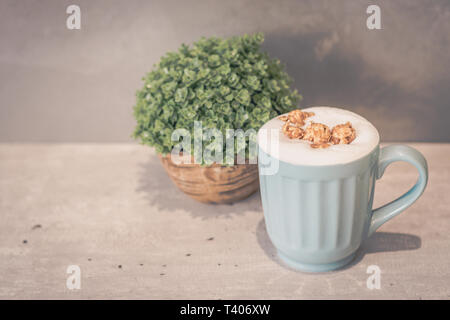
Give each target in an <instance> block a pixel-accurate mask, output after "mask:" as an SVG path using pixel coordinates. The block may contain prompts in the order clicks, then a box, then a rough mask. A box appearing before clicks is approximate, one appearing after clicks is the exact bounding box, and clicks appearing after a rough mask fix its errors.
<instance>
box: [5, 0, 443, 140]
mask: <svg viewBox="0 0 450 320" xmlns="http://www.w3.org/2000/svg"><path fill="white" fill-rule="evenodd" d="M69 4H78V5H80V7H81V11H82V29H81V30H75V31H73V30H68V29H67V28H66V18H67V14H66V7H67V6H68V5H69ZM369 4H378V5H379V6H380V7H381V20H382V28H383V29H382V30H373V31H372V30H368V29H367V28H366V19H367V16H368V15H367V14H366V8H367V6H368V5H369ZM257 31H263V32H264V33H265V34H266V42H265V44H264V48H265V50H267V51H268V52H269V53H270V54H271V55H272V56H275V57H278V58H280V59H281V60H282V61H283V62H284V63H285V65H286V68H287V71H288V73H289V74H290V75H291V76H292V77H293V78H294V80H295V82H294V85H293V86H294V87H296V88H297V89H298V90H299V92H300V93H302V94H303V96H304V100H303V102H302V104H301V106H312V105H333V106H345V107H347V108H348V109H351V110H354V111H356V112H357V113H360V114H361V115H363V116H365V117H366V118H367V119H369V120H370V121H371V122H372V123H374V124H375V126H377V127H378V129H379V131H380V133H381V136H382V139H383V140H384V141H450V125H449V120H450V72H449V70H450V50H449V49H450V1H448V0H442V1H439V0H435V1H427V0H421V1H419V0H417V1H412V0H403V1H394V0H391V1H380V0H372V1H362V0H361V1H354V0H340V1H337V0H333V1H331V0H330V1H321V0H314V1H300V0H283V1H274V0H272V1H270V0H259V1H257V0H253V1H246V0H245V1H233V0H227V1H213V0H197V1H188V0H183V1H170V0H164V1H162V0H161V1H156V0H155V1H138V0H128V1H125V0H124V1H113V0H108V1H106V0H95V1H92V0H91V1H84V0H83V1H81V0H70V1H56V0H55V1H42V0H40V1H31V0H15V1H14V0H8V1H5V0H0V40H1V42H0V141H2V142H41V141H51V142H56V141H69V142H75V141H92V142H113V141H131V138H130V134H131V132H132V130H133V127H134V120H133V117H132V106H133V104H134V93H135V91H136V90H137V89H138V88H140V87H141V78H142V76H143V75H144V74H145V73H146V72H147V71H149V70H150V69H151V67H152V65H153V64H154V63H156V62H158V60H159V57H160V56H161V55H163V54H164V53H165V52H166V51H169V50H175V49H177V48H178V46H179V45H180V44H181V43H191V42H193V41H195V40H197V39H198V38H200V37H201V36H212V35H215V36H231V35H238V34H243V33H252V32H257Z"/></svg>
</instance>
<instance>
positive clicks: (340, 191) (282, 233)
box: [258, 145, 428, 272]
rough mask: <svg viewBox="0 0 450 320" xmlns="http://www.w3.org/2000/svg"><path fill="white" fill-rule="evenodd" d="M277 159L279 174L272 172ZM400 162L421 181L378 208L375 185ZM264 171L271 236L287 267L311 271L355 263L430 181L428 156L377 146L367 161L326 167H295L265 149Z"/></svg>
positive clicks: (261, 164) (400, 147) (260, 158)
mask: <svg viewBox="0 0 450 320" xmlns="http://www.w3.org/2000/svg"><path fill="white" fill-rule="evenodd" d="M274 161H276V162H278V163H277V165H278V170H277V171H276V172H275V173H272V174H267V173H266V172H265V170H266V169H267V168H269V167H272V166H273V162H274ZM394 161H406V162H409V163H411V164H412V165H414V166H415V167H416V168H417V170H418V171H419V178H418V180H417V182H416V184H415V185H414V186H413V187H412V188H411V189H410V190H409V191H408V192H406V193H405V194H404V195H402V196H401V197H399V198H398V199H396V200H394V201H392V202H391V203H389V204H387V205H384V206H382V207H380V208H378V209H375V210H373V209H372V203H373V196H374V187H375V181H376V180H377V179H380V178H381V176H382V175H383V172H384V170H385V169H386V167H387V166H388V165H389V164H390V163H392V162H394ZM258 167H259V173H260V190H261V198H262V205H263V210H264V218H265V222H266V229H267V232H268V235H269V237H270V239H271V241H272V243H273V244H274V246H275V247H276V249H277V251H278V255H279V257H280V258H281V260H282V261H283V262H284V263H286V264H287V265H288V266H290V267H292V268H294V269H297V270H302V271H307V272H324V271H331V270H335V269H338V268H341V267H343V266H345V265H346V264H348V263H349V262H351V261H352V259H353V258H354V256H355V253H356V251H357V249H358V248H359V247H360V245H361V243H362V242H363V241H364V240H365V239H366V238H368V237H369V236H370V235H371V234H373V233H374V232H375V230H376V229H378V228H379V227H380V226H381V225H382V224H383V223H385V222H386V221H388V220H389V219H391V218H393V217H395V216H396V215H398V214H399V213H400V212H402V211H403V210H405V209H406V208H408V207H409V206H410V205H411V204H412V203H413V202H414V201H416V200H417V198H419V196H420V195H421V194H422V193H423V191H424V189H425V186H426V184H427V180H428V167H427V162H426V160H425V158H424V157H423V155H422V154H421V153H420V152H418V151H417V150H415V149H414V148H411V147H408V146H404V145H391V146H387V147H384V148H382V149H381V150H380V147H379V145H377V146H376V147H375V148H374V149H373V150H372V151H371V152H370V153H369V154H368V155H367V156H364V157H363V158H359V159H357V160H354V161H352V162H349V163H345V164H338V165H326V166H305V165H294V164H291V163H287V162H283V161H280V160H278V159H276V158H274V157H272V156H271V155H269V154H267V153H266V152H264V151H263V150H262V148H259V151H258Z"/></svg>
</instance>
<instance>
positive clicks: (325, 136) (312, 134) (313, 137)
mask: <svg viewBox="0 0 450 320" xmlns="http://www.w3.org/2000/svg"><path fill="white" fill-rule="evenodd" d="M330 137H331V132H330V128H328V126H326V125H324V124H322V123H311V124H310V125H309V126H308V127H307V128H306V130H305V134H304V136H303V139H304V140H308V141H311V142H313V143H314V144H323V143H327V142H328V141H330Z"/></svg>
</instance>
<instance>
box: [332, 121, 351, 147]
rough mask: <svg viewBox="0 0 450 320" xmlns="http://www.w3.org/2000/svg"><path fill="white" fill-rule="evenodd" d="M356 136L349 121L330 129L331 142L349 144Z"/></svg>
mask: <svg viewBox="0 0 450 320" xmlns="http://www.w3.org/2000/svg"><path fill="white" fill-rule="evenodd" d="M355 138H356V131H355V129H354V128H353V127H352V125H351V123H350V122H347V123H345V124H338V125H337V126H335V127H334V128H333V130H332V131H331V142H333V144H349V143H350V142H352V141H353V140H355Z"/></svg>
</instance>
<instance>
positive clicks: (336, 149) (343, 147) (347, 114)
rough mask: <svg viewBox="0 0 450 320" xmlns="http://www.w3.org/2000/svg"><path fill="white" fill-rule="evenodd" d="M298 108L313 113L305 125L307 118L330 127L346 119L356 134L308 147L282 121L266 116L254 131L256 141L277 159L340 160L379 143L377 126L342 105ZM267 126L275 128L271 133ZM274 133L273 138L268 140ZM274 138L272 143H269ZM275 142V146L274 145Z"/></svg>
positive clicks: (293, 161) (297, 162)
mask: <svg viewBox="0 0 450 320" xmlns="http://www.w3.org/2000/svg"><path fill="white" fill-rule="evenodd" d="M302 111H308V112H314V113H315V115H314V116H312V117H309V118H307V119H306V121H305V126H303V128H306V127H307V126H308V125H309V124H310V123H311V122H316V123H323V124H326V125H327V126H328V127H329V128H330V130H331V129H332V128H333V127H334V126H335V125H337V124H344V123H346V122H347V121H349V122H350V123H351V124H352V126H353V128H354V129H355V130H356V138H355V140H353V141H352V142H351V143H350V144H338V145H331V146H330V147H328V148H325V149H314V148H311V146H310V144H311V143H310V142H308V141H305V140H300V139H289V138H288V137H286V136H285V135H284V134H283V132H282V131H281V128H282V126H283V124H284V121H281V120H279V119H278V117H276V118H273V119H272V120H269V121H268V122H267V123H266V124H264V125H263V126H262V128H261V129H260V130H259V132H258V145H259V147H260V148H262V150H263V151H264V152H265V153H267V154H269V155H271V156H272V157H274V158H277V159H279V160H281V161H284V162H288V163H291V164H294V165H308V166H322V165H334V164H344V163H348V162H351V161H354V160H357V159H359V158H362V157H364V156H365V155H367V154H369V153H370V152H371V151H372V150H373V149H374V148H375V147H376V146H377V145H378V143H379V141H380V135H379V134H378V131H377V129H376V128H375V127H374V126H373V125H372V124H371V123H370V122H369V121H367V120H366V119H364V118H363V117H361V116H359V115H357V114H356V113H353V112H351V111H347V110H344V109H339V108H333V107H311V108H307V109H302ZM271 130H275V131H278V137H277V135H275V136H271ZM276 137H277V139H276V140H277V141H276V140H275V141H272V140H274V139H275V138H276ZM273 142H275V144H273ZM276 142H278V144H279V148H276Z"/></svg>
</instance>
